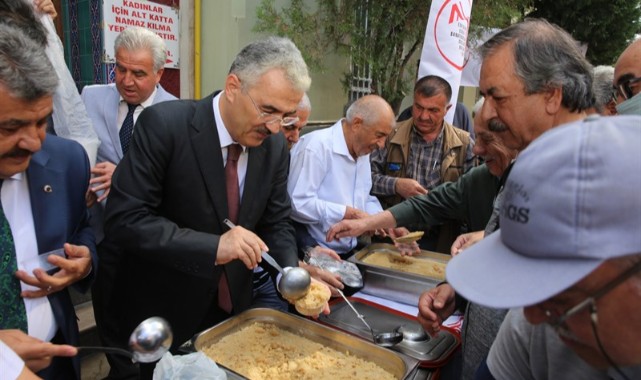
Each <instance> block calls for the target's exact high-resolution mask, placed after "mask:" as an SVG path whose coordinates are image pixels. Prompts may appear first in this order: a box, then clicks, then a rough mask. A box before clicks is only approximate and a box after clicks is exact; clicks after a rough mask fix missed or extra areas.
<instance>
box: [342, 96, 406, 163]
mask: <svg viewBox="0 0 641 380" xmlns="http://www.w3.org/2000/svg"><path fill="white" fill-rule="evenodd" d="M345 119H346V120H345V122H344V123H343V133H344V134H345V141H346V142H347V146H348V148H349V150H350V153H351V154H352V156H353V157H358V156H364V155H367V154H370V153H372V152H373V151H374V150H375V149H377V148H382V147H383V146H384V145H385V139H386V138H387V136H388V135H389V134H390V133H391V132H392V128H394V125H395V123H396V121H395V119H394V111H393V110H392V107H390V105H389V104H388V103H387V102H386V101H385V99H383V98H381V97H380V96H378V95H367V96H364V97H362V98H360V99H358V100H356V101H355V102H354V103H352V105H351V106H350V107H349V108H348V109H347V113H346V115H345Z"/></svg>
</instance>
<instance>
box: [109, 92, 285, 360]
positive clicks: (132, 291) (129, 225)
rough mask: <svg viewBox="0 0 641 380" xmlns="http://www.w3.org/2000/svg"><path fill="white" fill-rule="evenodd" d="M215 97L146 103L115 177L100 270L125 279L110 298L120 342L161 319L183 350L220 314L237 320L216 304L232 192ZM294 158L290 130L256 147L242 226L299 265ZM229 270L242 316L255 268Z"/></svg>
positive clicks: (251, 157) (282, 258)
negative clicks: (292, 195)
mask: <svg viewBox="0 0 641 380" xmlns="http://www.w3.org/2000/svg"><path fill="white" fill-rule="evenodd" d="M213 96H214V94H212V95H210V96H208V97H206V98H204V99H202V100H200V101H194V100H184V101H183V100H180V101H172V102H165V103H163V104H162V105H161V106H159V105H155V106H152V107H149V108H147V109H145V110H144V111H143V112H142V113H141V115H140V117H139V118H138V121H137V124H136V128H135V130H134V139H133V141H132V145H131V148H130V150H129V152H128V153H127V155H126V156H125V157H124V159H123V160H122V161H121V162H120V164H119V165H118V168H117V169H116V171H115V173H114V176H113V179H112V186H111V193H110V195H109V201H108V202H107V208H106V214H107V219H106V223H105V227H106V228H105V232H106V233H105V239H104V241H103V243H101V245H100V249H99V251H100V252H99V254H100V257H101V258H102V259H104V263H103V262H101V270H104V272H107V271H111V273H113V274H114V277H113V278H114V279H116V280H115V281H114V282H113V283H115V284H117V285H116V287H115V288H114V289H113V298H112V299H113V302H109V304H110V305H112V308H113V307H115V308H116V314H117V315H116V318H117V319H118V320H121V321H122V322H121V325H120V326H119V330H121V331H123V333H122V336H121V337H120V342H121V343H125V340H126V338H127V336H126V334H128V333H129V332H130V331H132V329H133V328H134V327H135V326H136V325H137V324H138V323H139V322H140V321H142V320H143V319H145V318H147V317H150V316H153V315H159V316H162V317H164V318H166V319H167V320H168V321H169V322H170V324H171V325H172V328H173V331H174V347H176V346H178V345H180V344H182V343H184V342H185V341H186V340H187V339H189V338H191V337H192V336H193V334H194V333H196V332H197V329H198V328H199V326H201V325H202V323H203V321H205V320H206V319H207V318H209V317H211V314H212V313H213V314H215V321H221V320H223V319H224V318H226V317H228V315H226V314H225V313H224V312H222V311H221V310H219V309H217V308H213V309H212V306H213V305H216V304H217V293H218V292H217V288H218V281H219V278H220V276H221V274H222V270H223V266H216V265H215V261H216V253H217V250H218V243H219V239H220V235H221V234H223V233H224V232H226V231H227V230H228V228H227V227H226V226H225V225H224V224H223V220H224V219H225V218H227V217H228V215H227V199H226V198H227V195H226V190H225V173H224V162H223V159H222V153H221V148H220V141H219V138H218V132H217V129H216V126H215V121H214V112H213V105H212V101H213ZM288 162H289V153H288V149H287V144H286V141H285V139H284V137H283V136H282V134H276V135H273V136H270V137H269V138H267V139H266V140H265V141H264V142H263V144H262V145H260V146H258V147H255V148H249V159H248V166H247V175H246V179H245V186H244V192H243V197H242V200H241V207H240V211H239V217H238V223H237V224H238V225H242V226H243V227H245V228H247V229H249V230H252V231H254V232H255V233H257V234H258V235H259V236H260V237H261V238H262V239H263V241H265V243H266V244H267V245H268V246H269V248H270V253H271V254H272V255H273V256H274V257H275V259H276V260H277V261H278V262H279V263H280V264H281V265H282V266H297V255H296V243H295V238H294V229H293V226H292V224H291V221H290V219H289V214H290V199H289V196H288V194H287V170H288ZM265 268H266V269H267V270H269V271H271V272H272V273H274V271H273V270H272V268H270V267H265ZM224 270H225V272H226V274H227V278H228V281H229V287H230V292H231V296H232V301H233V307H234V310H233V312H234V313H238V312H241V311H243V310H245V309H248V308H249V306H250V304H251V300H252V271H251V270H249V269H247V268H246V267H245V265H244V264H243V263H242V262H241V261H239V260H235V261H232V262H230V263H229V264H226V265H225V266H224ZM104 272H102V273H104ZM100 276H101V275H99V277H100ZM98 281H99V282H100V281H101V280H100V279H98ZM116 300H117V302H116ZM118 309H119V310H120V313H118ZM118 314H119V315H118ZM207 320H209V319H207Z"/></svg>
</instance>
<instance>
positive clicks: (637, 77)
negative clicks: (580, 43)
mask: <svg viewBox="0 0 641 380" xmlns="http://www.w3.org/2000/svg"><path fill="white" fill-rule="evenodd" d="M614 89H615V97H616V98H615V99H616V102H617V103H618V104H617V112H618V113H619V114H621V115H641V95H640V94H641V39H638V40H636V41H634V42H633V43H632V44H631V45H630V46H628V47H627V49H625V50H624V51H623V53H622V54H621V56H620V57H619V59H618V60H617V63H616V66H615V67H614Z"/></svg>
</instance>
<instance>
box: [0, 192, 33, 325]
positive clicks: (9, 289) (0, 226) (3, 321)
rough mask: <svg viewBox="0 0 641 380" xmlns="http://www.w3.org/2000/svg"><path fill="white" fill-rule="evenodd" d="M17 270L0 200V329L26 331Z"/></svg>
mask: <svg viewBox="0 0 641 380" xmlns="http://www.w3.org/2000/svg"><path fill="white" fill-rule="evenodd" d="M0 188H2V180H0ZM17 270H18V262H17V259H16V248H15V246H14V244H13V234H12V233H11V227H10V226H9V221H8V220H7V218H6V216H5V214H4V210H3V208H2V203H1V202H0V289H2V291H1V292H0V329H20V330H22V331H24V332H25V333H27V332H28V331H27V311H26V310H25V307H24V302H23V300H22V297H20V291H21V289H20V280H18V278H17V277H16V276H15V273H16V271H17Z"/></svg>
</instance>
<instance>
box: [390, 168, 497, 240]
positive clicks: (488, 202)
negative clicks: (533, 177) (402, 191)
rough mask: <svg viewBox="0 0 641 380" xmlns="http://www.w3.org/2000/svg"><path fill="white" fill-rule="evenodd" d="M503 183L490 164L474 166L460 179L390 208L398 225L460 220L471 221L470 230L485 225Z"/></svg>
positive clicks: (478, 228) (428, 224) (430, 224)
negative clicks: (490, 168)
mask: <svg viewBox="0 0 641 380" xmlns="http://www.w3.org/2000/svg"><path fill="white" fill-rule="evenodd" d="M498 186H499V178H497V177H495V176H493V175H492V174H491V173H490V171H489V170H488V168H487V166H485V165H481V166H477V167H474V168H472V169H470V170H469V171H468V172H467V173H465V174H463V175H462V176H461V177H459V179H458V180H457V181H456V182H447V183H443V184H441V185H439V186H437V187H435V188H434V189H432V190H431V191H430V192H429V193H427V194H425V195H417V196H415V197H412V198H409V199H407V200H405V201H403V202H401V203H399V204H397V205H396V206H393V207H391V208H389V209H388V210H389V211H390V212H391V213H392V215H393V216H394V218H395V219H396V223H397V225H398V226H407V225H425V226H434V225H440V224H442V223H444V222H445V221H447V220H452V219H454V220H457V221H460V222H463V223H465V224H466V225H467V227H468V231H479V230H483V229H484V228H485V225H486V224H487V222H488V220H489V219H490V215H492V204H493V202H494V197H495V196H496V192H497V190H498Z"/></svg>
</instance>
